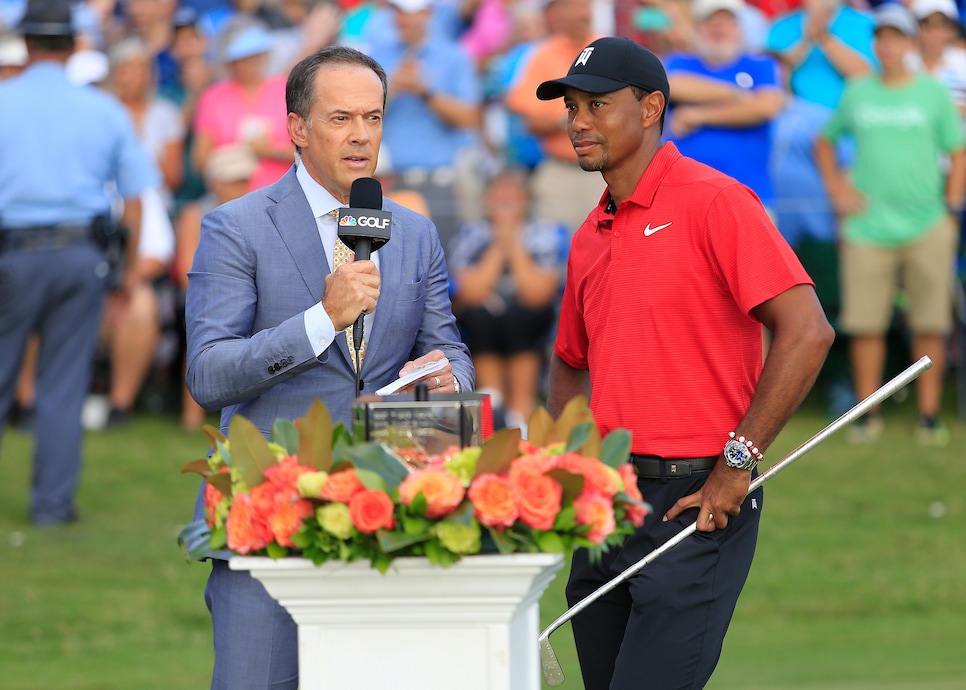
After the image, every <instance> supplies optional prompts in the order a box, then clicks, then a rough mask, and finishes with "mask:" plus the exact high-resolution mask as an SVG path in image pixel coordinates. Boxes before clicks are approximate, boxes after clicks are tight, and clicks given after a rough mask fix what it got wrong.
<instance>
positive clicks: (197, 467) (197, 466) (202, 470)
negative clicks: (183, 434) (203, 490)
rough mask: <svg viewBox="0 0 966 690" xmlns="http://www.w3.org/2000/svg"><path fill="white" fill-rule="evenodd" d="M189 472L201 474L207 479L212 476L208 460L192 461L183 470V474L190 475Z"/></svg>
mask: <svg viewBox="0 0 966 690" xmlns="http://www.w3.org/2000/svg"><path fill="white" fill-rule="evenodd" d="M189 472H194V473H195V474H200V475H201V476H202V477H207V476H208V475H209V474H211V465H209V464H208V458H199V459H197V460H192V461H191V462H189V463H188V464H187V465H185V466H184V467H182V468H181V474H188V473H189Z"/></svg>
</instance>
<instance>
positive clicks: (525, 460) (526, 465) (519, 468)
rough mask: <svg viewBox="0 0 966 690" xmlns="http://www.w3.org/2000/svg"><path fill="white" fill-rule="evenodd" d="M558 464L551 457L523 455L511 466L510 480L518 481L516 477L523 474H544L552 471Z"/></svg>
mask: <svg viewBox="0 0 966 690" xmlns="http://www.w3.org/2000/svg"><path fill="white" fill-rule="evenodd" d="M556 464H557V459H556V458H554V457H552V456H549V455H521V456H520V457H519V458H517V459H515V460H514V461H513V463H512V464H511V465H510V480H511V481H516V477H517V475H518V474H520V473H521V472H532V473H535V474H543V473H544V472H546V471H547V470H552V469H553V468H554V467H555V466H556Z"/></svg>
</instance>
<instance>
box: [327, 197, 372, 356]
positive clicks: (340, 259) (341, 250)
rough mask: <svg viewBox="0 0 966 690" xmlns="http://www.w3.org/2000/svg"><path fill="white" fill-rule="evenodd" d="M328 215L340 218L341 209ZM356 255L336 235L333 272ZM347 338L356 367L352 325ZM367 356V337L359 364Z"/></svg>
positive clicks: (360, 352)
mask: <svg viewBox="0 0 966 690" xmlns="http://www.w3.org/2000/svg"><path fill="white" fill-rule="evenodd" d="M326 215H329V216H332V217H333V218H336V219H338V217H339V209H337V208H336V209H332V210H331V211H329V213H327V214H326ZM338 222H339V221H338V220H336V228H337V229H338ZM353 256H355V253H354V252H353V251H352V250H351V249H349V247H348V246H347V245H346V243H345V242H343V241H342V240H341V239H339V235H338V233H336V236H335V250H334V251H333V252H332V272H333V273H334V272H335V271H336V269H338V268H339V266H341V265H342V264H345V263H348V262H349V260H350V259H351V258H352V257H353ZM345 339H346V345H348V346H349V360H350V361H351V362H352V368H353V369H355V367H356V358H355V350H354V349H353V347H352V326H351V325H350V326H349V327H348V328H346V329H345ZM365 358H366V341H365V338H363V340H362V345H361V346H360V347H359V366H360V367H361V366H362V362H363V360H364V359H365Z"/></svg>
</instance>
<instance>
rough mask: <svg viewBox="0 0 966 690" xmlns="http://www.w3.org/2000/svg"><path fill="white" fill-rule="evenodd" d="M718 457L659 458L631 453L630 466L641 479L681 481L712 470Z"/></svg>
mask: <svg viewBox="0 0 966 690" xmlns="http://www.w3.org/2000/svg"><path fill="white" fill-rule="evenodd" d="M717 462H718V456H717V455H715V456H714V457H710V458H659V457H657V456H656V455H635V454H634V453H631V464H632V465H634V469H635V470H637V476H638V477H641V478H643V479H683V478H684V477H690V476H691V475H692V474H694V473H695V472H708V471H709V470H712V469H714V466H715V464H717Z"/></svg>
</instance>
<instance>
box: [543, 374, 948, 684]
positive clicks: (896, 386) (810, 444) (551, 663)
mask: <svg viewBox="0 0 966 690" xmlns="http://www.w3.org/2000/svg"><path fill="white" fill-rule="evenodd" d="M931 366H932V360H930V359H929V358H928V357H922V358H921V359H919V360H918V361H917V362H916V363H915V364H913V365H911V366H910V367H908V368H907V369H905V370H904V371H903V372H902V373H900V374H899V375H898V376H896V377H895V378H893V379H892V380H891V381H889V382H888V383H886V384H885V385H884V386H882V387H881V388H879V389H878V390H877V391H875V392H874V393H873V394H872V395H870V396H869V397H867V398H865V399H864V400H862V401H860V402H859V403H858V404H857V405H855V407H853V408H852V409H850V410H849V411H848V412H846V413H845V414H843V415H842V416H841V417H839V418H838V419H836V420H835V421H834V422H832V423H831V424H829V425H828V426H827V427H825V428H824V429H822V430H821V431H820V432H818V433H817V434H815V435H814V436H812V437H811V438H810V439H808V440H807V441H805V443H803V444H802V445H800V446H799V447H798V448H796V449H795V450H793V451H792V452H791V453H789V454H788V455H786V456H785V457H784V458H782V459H781V460H779V461H778V462H777V463H775V464H774V465H772V466H771V467H769V468H768V469H767V470H766V471H765V472H763V473H762V474H760V475H758V477H756V478H755V479H754V481H752V482H751V484H750V486H749V487H748V493H751V492H752V491H754V490H755V489H757V488H758V487H759V486H761V485H762V484H764V483H765V482H767V481H768V480H769V479H771V478H772V477H774V476H775V475H776V474H778V473H779V472H781V471H782V470H783V469H785V468H786V467H788V466H789V465H791V464H792V463H793V462H795V461H796V460H798V459H799V458H800V457H802V456H803V455H805V453H807V452H808V451H810V450H812V449H813V448H814V447H815V446H817V445H818V444H820V443H822V442H823V441H825V440H826V439H827V438H828V437H829V436H831V435H832V434H834V433H836V432H838V431H840V430H841V429H843V428H844V427H846V426H848V425H849V424H851V423H852V422H854V421H855V420H857V419H858V418H859V417H861V416H862V415H864V414H865V413H867V412H868V411H869V410H871V409H872V408H874V407H876V406H877V405H880V404H882V402H883V401H884V400H886V399H888V398H889V397H891V396H892V395H894V394H895V393H896V391H898V390H900V389H901V388H904V387H905V386H907V385H909V384H910V383H911V382H912V381H914V380H915V379H916V378H918V377H919V375H920V374H922V372H924V371H926V370H927V369H929V367H931ZM697 527H698V525H697V522H692V523H691V524H690V525H688V526H687V527H685V528H684V529H683V530H681V531H680V532H678V533H677V534H675V535H674V536H673V537H671V538H670V539H668V540H667V541H666V542H664V543H663V544H661V545H660V546H659V547H657V548H656V549H654V550H653V551H651V552H650V553H649V554H647V555H646V556H644V557H643V558H642V559H641V560H639V561H637V562H636V563H634V564H633V565H631V566H629V567H628V568H626V569H625V570H624V571H623V572H622V573H621V574H620V575H618V576H617V577H615V578H614V579H613V580H610V581H609V582H606V583H604V584H603V585H601V587H599V588H598V589H597V590H595V591H594V592H592V593H590V594H588V595H587V596H586V597H584V598H583V599H581V600H580V601H579V602H577V603H576V604H574V605H573V606H571V607H570V608H569V609H568V610H567V611H565V612H564V613H563V615H561V616H560V617H559V618H557V620H555V621H554V622H553V623H551V624H550V625H549V626H548V627H547V629H546V630H544V631H543V632H542V633H541V634H540V637H539V638H538V641H539V644H540V665H541V666H542V669H543V677H544V680H545V681H546V683H547V685H550V686H553V687H555V686H557V685H560V684H561V683H562V682H563V680H564V675H563V671H562V670H561V668H560V664H559V663H558V662H557V656H556V654H554V651H553V648H552V647H551V646H550V634H551V633H552V632H553V631H554V630H556V629H557V628H559V627H560V626H561V625H563V624H564V623H566V622H567V621H568V620H570V619H571V618H573V617H574V616H576V615H577V614H578V613H580V612H581V611H583V610H584V609H585V608H587V607H588V606H589V605H590V604H592V603H593V602H595V601H596V600H597V599H599V598H600V597H602V596H604V595H605V594H607V593H608V592H610V591H611V590H612V589H614V588H615V587H617V586H618V585H619V584H621V583H622V582H624V581H626V580H627V579H628V578H629V577H631V576H632V575H634V574H635V573H636V572H638V571H639V570H641V569H642V568H644V567H645V566H647V565H648V564H649V563H651V562H652V561H654V560H655V559H656V558H658V557H659V556H661V555H662V554H664V553H666V552H667V551H670V550H671V549H672V548H674V547H675V546H677V545H678V544H680V543H681V542H682V541H684V540H685V539H687V538H688V537H690V536H691V535H692V534H694V533H695V531H696V530H697Z"/></svg>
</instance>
